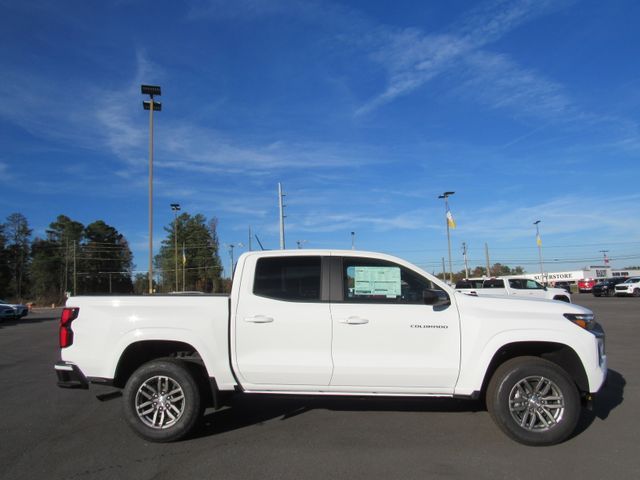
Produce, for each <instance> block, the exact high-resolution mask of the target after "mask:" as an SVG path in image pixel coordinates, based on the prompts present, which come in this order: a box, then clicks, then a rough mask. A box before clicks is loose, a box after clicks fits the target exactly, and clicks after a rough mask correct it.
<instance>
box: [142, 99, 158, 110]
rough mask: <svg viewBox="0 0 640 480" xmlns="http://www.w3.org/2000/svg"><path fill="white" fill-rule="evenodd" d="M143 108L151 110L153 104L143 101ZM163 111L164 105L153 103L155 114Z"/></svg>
mask: <svg viewBox="0 0 640 480" xmlns="http://www.w3.org/2000/svg"><path fill="white" fill-rule="evenodd" d="M152 98H153V97H152ZM142 106H143V107H144V109H145V110H151V102H150V101H149V100H143V101H142ZM161 110H162V103H160V102H153V111H154V112H159V111H161Z"/></svg>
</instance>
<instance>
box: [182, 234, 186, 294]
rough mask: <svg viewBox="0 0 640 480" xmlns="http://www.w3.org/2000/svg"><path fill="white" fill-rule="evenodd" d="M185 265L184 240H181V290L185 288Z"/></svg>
mask: <svg viewBox="0 0 640 480" xmlns="http://www.w3.org/2000/svg"><path fill="white" fill-rule="evenodd" d="M186 266H187V257H186V255H185V253H184V242H182V291H183V292H184V291H185V290H184V289H185V278H186V276H185V270H186Z"/></svg>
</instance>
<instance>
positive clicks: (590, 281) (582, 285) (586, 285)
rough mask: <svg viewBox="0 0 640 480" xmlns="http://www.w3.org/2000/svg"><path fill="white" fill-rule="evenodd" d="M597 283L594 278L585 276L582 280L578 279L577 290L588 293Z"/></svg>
mask: <svg viewBox="0 0 640 480" xmlns="http://www.w3.org/2000/svg"><path fill="white" fill-rule="evenodd" d="M596 283H598V281H597V280H596V279H594V278H585V279H582V280H578V291H579V292H580V293H589V292H590V291H591V290H593V286H594V285H595V284H596Z"/></svg>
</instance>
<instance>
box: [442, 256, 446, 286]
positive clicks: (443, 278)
mask: <svg viewBox="0 0 640 480" xmlns="http://www.w3.org/2000/svg"><path fill="white" fill-rule="evenodd" d="M442 281H443V282H446V281H447V267H445V266H444V257H442Z"/></svg>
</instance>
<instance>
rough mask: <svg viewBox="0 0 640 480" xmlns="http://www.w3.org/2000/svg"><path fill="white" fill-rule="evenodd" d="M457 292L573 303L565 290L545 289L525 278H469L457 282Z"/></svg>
mask: <svg viewBox="0 0 640 480" xmlns="http://www.w3.org/2000/svg"><path fill="white" fill-rule="evenodd" d="M456 290H457V291H459V292H462V293H467V294H469V295H515V296H518V297H533V298H545V299H547V300H560V301H561V302H568V303H571V294H570V293H569V292H567V291H566V290H565V289H563V288H552V287H545V286H544V285H542V284H540V283H538V282H536V281H535V280H532V279H530V278H524V277H513V276H505V277H498V278H481V279H479V278H469V279H465V280H461V281H459V282H457V283H456Z"/></svg>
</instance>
